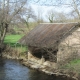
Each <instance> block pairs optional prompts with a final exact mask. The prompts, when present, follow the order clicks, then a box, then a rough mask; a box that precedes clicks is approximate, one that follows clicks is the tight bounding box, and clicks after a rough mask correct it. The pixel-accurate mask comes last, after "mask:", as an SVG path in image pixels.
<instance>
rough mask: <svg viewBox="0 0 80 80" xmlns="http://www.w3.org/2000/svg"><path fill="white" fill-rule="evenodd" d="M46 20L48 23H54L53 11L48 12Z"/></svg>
mask: <svg viewBox="0 0 80 80" xmlns="http://www.w3.org/2000/svg"><path fill="white" fill-rule="evenodd" d="M47 18H48V20H49V22H50V23H53V22H54V11H53V10H50V11H48V14H47Z"/></svg>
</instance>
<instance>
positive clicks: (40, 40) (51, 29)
mask: <svg viewBox="0 0 80 80" xmlns="http://www.w3.org/2000/svg"><path fill="white" fill-rule="evenodd" d="M77 25H78V23H42V24H39V25H38V26H37V27H35V28H34V29H33V30H32V31H30V32H29V34H28V35H25V36H24V37H23V38H21V39H20V40H19V42H20V43H22V44H24V45H29V46H35V47H48V48H49V47H53V46H54V44H56V45H57V43H59V42H60V41H61V39H63V38H64V37H65V36H66V35H67V34H68V33H69V32H70V31H72V30H73V29H74V28H75V27H76V26H77Z"/></svg>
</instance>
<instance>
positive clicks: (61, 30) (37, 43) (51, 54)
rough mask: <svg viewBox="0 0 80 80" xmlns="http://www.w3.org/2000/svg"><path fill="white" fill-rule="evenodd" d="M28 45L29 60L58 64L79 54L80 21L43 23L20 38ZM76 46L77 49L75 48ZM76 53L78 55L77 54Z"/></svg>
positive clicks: (21, 41) (22, 42)
mask: <svg viewBox="0 0 80 80" xmlns="http://www.w3.org/2000/svg"><path fill="white" fill-rule="evenodd" d="M19 43H21V44H24V45H26V46H28V60H32V61H34V62H37V63H41V64H43V63H45V62H47V64H48V63H49V62H50V63H51V64H53V65H54V64H55V65H56V64H57V63H58V62H60V61H65V60H68V59H69V58H71V57H72V54H74V56H76V55H77V54H78V55H79V50H77V49H76V48H75V46H78V47H79V45H80V24H79V23H42V24H39V25H38V26H37V27H35V28H34V29H33V30H32V31H30V32H29V33H28V35H25V36H24V37H22V38H21V39H20V40H19ZM73 48H75V50H73ZM75 54H76V55H75Z"/></svg>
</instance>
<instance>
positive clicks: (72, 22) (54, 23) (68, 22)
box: [40, 22, 78, 24]
mask: <svg viewBox="0 0 80 80" xmlns="http://www.w3.org/2000/svg"><path fill="white" fill-rule="evenodd" d="M70 23H76V24H77V23H78V22H67V23H40V24H70Z"/></svg>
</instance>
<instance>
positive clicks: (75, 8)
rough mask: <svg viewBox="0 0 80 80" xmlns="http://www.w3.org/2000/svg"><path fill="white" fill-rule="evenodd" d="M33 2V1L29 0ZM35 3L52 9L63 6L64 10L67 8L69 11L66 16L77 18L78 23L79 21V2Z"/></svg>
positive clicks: (60, 0) (76, 0)
mask: <svg viewBox="0 0 80 80" xmlns="http://www.w3.org/2000/svg"><path fill="white" fill-rule="evenodd" d="M30 1H31V2H33V0H30ZM34 2H35V3H37V4H39V5H47V6H54V7H61V6H64V7H65V10H66V9H67V8H69V9H70V12H69V14H68V15H70V16H71V17H74V18H77V19H78V21H79V20H80V0H66V1H65V0H58V1H56V0H44V1H43V0H34Z"/></svg>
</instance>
